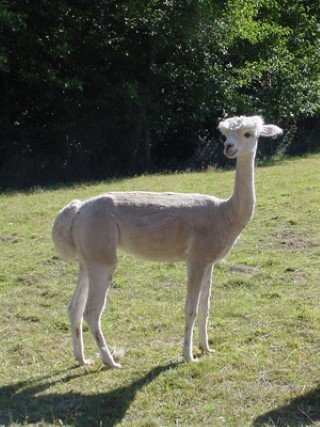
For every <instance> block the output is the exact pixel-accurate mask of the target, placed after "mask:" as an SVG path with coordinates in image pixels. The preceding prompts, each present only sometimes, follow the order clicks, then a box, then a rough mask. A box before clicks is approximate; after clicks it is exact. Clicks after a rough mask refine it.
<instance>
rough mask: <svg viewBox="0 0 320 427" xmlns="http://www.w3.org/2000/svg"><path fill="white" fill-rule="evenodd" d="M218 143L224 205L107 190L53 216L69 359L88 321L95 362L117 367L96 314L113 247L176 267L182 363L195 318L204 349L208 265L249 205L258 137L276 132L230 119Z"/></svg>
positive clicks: (222, 251) (79, 350)
mask: <svg viewBox="0 0 320 427" xmlns="http://www.w3.org/2000/svg"><path fill="white" fill-rule="evenodd" d="M218 129H219V130H220V132H221V133H222V134H223V135H224V136H225V137H226V141H225V142H224V154H225V155H226V156H227V157H228V158H230V159H234V158H236V159H237V163H236V178H235V186H234V191H233V194H232V195H231V197H230V198H228V199H226V200H222V199H218V198H216V197H213V196H207V195H201V194H181V193H152V192H112V193H106V194H102V195H100V196H97V197H93V198H91V199H89V200H86V201H84V202H82V201H79V200H74V201H72V202H71V203H70V204H69V205H67V206H66V207H64V208H63V209H62V210H61V211H60V212H59V214H58V216H57V218H56V220H55V222H54V225H53V229H52V238H53V242H54V245H55V247H56V249H57V251H58V252H59V253H60V254H61V255H62V256H63V257H64V258H66V259H72V258H75V257H76V256H77V258H78V261H79V276H78V283H77V286H76V289H75V291H74V294H73V297H72V299H71V302H70V304H69V306H68V313H69V317H70V324H71V333H72V342H73V351H74V357H75V359H76V360H77V361H78V362H79V363H80V364H86V363H88V361H87V360H86V359H85V356H84V349H83V338H82V321H83V318H84V319H85V320H86V322H87V323H88V326H89V329H90V332H91V333H92V335H93V337H94V338H95V341H96V344H97V346H98V348H99V351H100V357H101V360H102V362H103V363H105V364H106V365H108V366H110V367H111V368H120V367H121V365H120V364H119V363H117V362H116V361H115V360H114V356H113V355H112V353H111V352H110V350H109V347H108V345H107V343H106V341H105V338H104V336H103V333H102V330H101V324H100V319H101V314H102V311H103V308H104V306H105V302H106V296H107V291H108V289H109V287H110V284H111V281H112V276H113V273H114V270H115V268H116V264H117V248H120V249H122V250H124V251H126V252H128V253H131V254H133V255H135V256H137V257H142V258H145V259H149V260H153V261H159V262H161V261H162V262H176V261H184V262H185V263H186V265H187V271H188V279H187V296H186V303H185V330H184V340H183V352H182V354H183V357H184V359H185V361H187V362H192V361H194V360H195V359H194V357H193V354H192V348H193V329H194V322H195V317H196V315H197V313H198V328H199V348H200V350H201V352H202V354H210V353H212V352H213V351H214V350H211V349H210V348H209V343H208V332H207V325H208V315H209V305H210V294H211V283H212V273H213V268H214V265H215V264H216V263H217V262H218V261H219V260H221V259H222V258H224V257H225V256H226V255H227V253H228V252H229V251H230V249H231V248H232V246H233V245H234V243H235V242H236V240H237V238H238V237H239V235H240V233H241V231H242V230H243V228H244V227H245V226H246V225H247V224H248V222H249V221H250V219H251V217H252V215H253V212H254V207H255V189H254V159H255V155H256V149H257V141H258V137H259V136H260V135H263V136H269V137H271V136H276V135H279V134H281V133H282V130H281V129H280V128H279V127H277V126H275V125H265V124H264V121H263V119H262V118H261V117H259V116H253V117H245V116H241V117H234V118H229V119H226V120H223V121H222V122H220V124H219V126H218Z"/></svg>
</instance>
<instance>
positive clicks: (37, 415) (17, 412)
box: [0, 363, 179, 427]
mask: <svg viewBox="0 0 320 427" xmlns="http://www.w3.org/2000/svg"><path fill="white" fill-rule="evenodd" d="M178 365H179V363H170V364H167V365H164V366H159V367H156V368H154V369H152V370H151V371H149V372H148V373H147V374H146V375H144V376H143V377H141V378H140V379H138V380H136V381H134V382H133V383H131V384H130V385H128V386H125V387H119V388H117V389H115V390H112V391H109V392H106V393H99V394H96V395H86V394H80V393H73V392H69V393H65V394H58V393H51V394H50V393H44V392H45V391H46V390H48V389H49V388H50V387H52V386H54V385H55V384H58V383H67V382H70V381H73V380H75V379H77V378H79V377H82V376H89V375H90V376H93V375H94V374H95V372H94V371H93V372H81V373H77V374H73V373H70V372H68V373H66V371H59V372H55V373H54V374H51V375H48V376H44V377H42V378H40V379H38V380H36V381H35V380H28V381H21V382H18V383H16V384H12V385H8V386H4V387H0V425H1V426H10V425H12V424H19V425H20V424H23V425H25V424H37V423H40V422H43V423H48V424H56V422H57V421H58V422H59V423H62V424H63V425H72V426H79V427H80V426H83V427H87V426H88V425H90V426H108V427H109V426H110V427H112V426H114V425H116V424H118V423H119V422H121V420H122V419H123V418H124V416H125V414H126V412H127V410H128V409H129V408H130V405H131V403H132V402H133V401H134V399H135V396H136V394H137V392H138V391H139V390H141V389H142V388H143V387H145V386H147V385H148V384H149V383H150V382H152V381H153V380H154V379H155V378H157V377H158V376H159V375H160V374H161V373H163V372H165V371H167V370H170V369H174V368H176V367H177V366H178ZM39 394H40V395H39Z"/></svg>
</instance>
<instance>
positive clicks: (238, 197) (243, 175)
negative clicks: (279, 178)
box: [227, 153, 256, 228]
mask: <svg viewBox="0 0 320 427" xmlns="http://www.w3.org/2000/svg"><path fill="white" fill-rule="evenodd" d="M254 161H255V153H252V154H251V155H243V156H239V157H238V158H237V166H236V177H235V185H234V191H233V194H232V196H231V197H230V198H229V199H228V200H227V207H228V211H229V215H230V218H231V219H232V222H233V223H234V224H235V225H238V226H239V227H240V228H243V227H244V226H246V225H247V223H248V222H249V221H250V219H251V217H252V215H253V212H254V208H255V203H256V195H255V188H254Z"/></svg>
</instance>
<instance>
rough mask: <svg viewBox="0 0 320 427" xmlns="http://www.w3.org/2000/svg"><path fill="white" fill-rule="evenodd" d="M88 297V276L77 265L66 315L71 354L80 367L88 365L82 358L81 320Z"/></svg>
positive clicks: (81, 267) (82, 268) (80, 264)
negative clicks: (75, 281) (73, 287)
mask: <svg viewBox="0 0 320 427" xmlns="http://www.w3.org/2000/svg"><path fill="white" fill-rule="evenodd" d="M87 296H88V276H87V272H86V269H85V267H84V266H83V265H82V263H79V276H78V283H77V286H76V289H75V291H74V293H73V296H72V299H71V301H70V304H69V306H68V314H69V319H70V326H71V335H72V345H73V354H74V358H75V359H76V361H78V362H79V363H80V365H86V364H88V363H90V361H89V360H86V359H85V357H84V348H83V336H82V320H83V312H84V308H85V305H86V301H87Z"/></svg>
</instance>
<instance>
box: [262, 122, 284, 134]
mask: <svg viewBox="0 0 320 427" xmlns="http://www.w3.org/2000/svg"><path fill="white" fill-rule="evenodd" d="M282 133H283V130H282V129H280V128H279V127H278V126H276V125H263V127H262V131H261V133H260V135H262V136H278V135H281V134H282Z"/></svg>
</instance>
